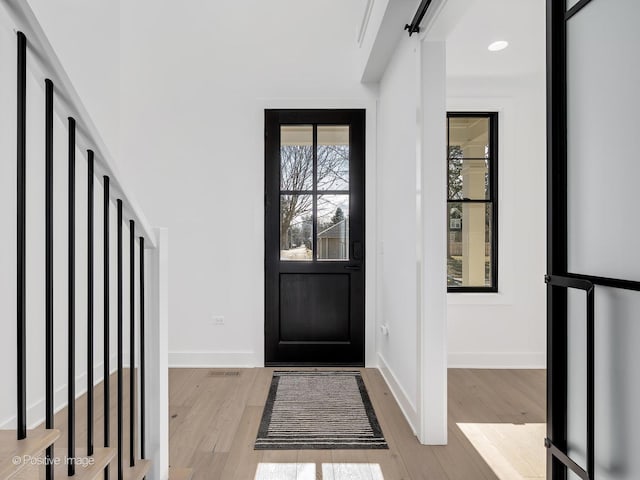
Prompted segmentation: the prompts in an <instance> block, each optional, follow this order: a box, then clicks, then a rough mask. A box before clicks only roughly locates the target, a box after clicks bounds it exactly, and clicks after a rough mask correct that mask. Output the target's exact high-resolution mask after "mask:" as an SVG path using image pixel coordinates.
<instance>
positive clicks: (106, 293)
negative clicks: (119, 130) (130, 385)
mask: <svg viewBox="0 0 640 480" xmlns="http://www.w3.org/2000/svg"><path fill="white" fill-rule="evenodd" d="M103 180H104V181H103V190H104V213H103V243H104V247H103V248H104V252H103V253H104V283H103V285H104V290H103V293H104V332H103V336H104V338H103V341H104V360H103V365H104V373H103V376H104V380H103V382H102V383H103V386H104V446H105V447H108V446H109V445H110V443H111V441H110V435H111V429H110V428H109V422H110V421H111V419H110V404H111V402H110V395H111V388H110V371H109V370H110V366H109V360H110V358H109V356H110V355H111V345H110V341H109V330H110V328H109V261H110V259H109V204H110V199H109V177H108V176H107V175H105V176H104V177H103ZM104 479H105V480H109V465H107V466H106V467H105V469H104Z"/></svg>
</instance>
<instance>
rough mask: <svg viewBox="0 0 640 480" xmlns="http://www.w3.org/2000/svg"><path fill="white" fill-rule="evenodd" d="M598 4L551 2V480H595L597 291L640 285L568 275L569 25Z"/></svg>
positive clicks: (638, 287) (582, 0) (639, 288)
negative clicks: (575, 347)
mask: <svg viewBox="0 0 640 480" xmlns="http://www.w3.org/2000/svg"><path fill="white" fill-rule="evenodd" d="M592 1H595V0H580V1H579V2H577V3H576V4H575V5H574V6H573V7H571V8H570V9H568V10H567V8H566V1H564V0H547V276H546V277H545V281H546V283H547V438H546V439H545V446H546V447H547V478H548V479H549V480H565V479H566V478H567V472H568V470H571V471H573V472H574V473H575V474H576V475H578V476H579V477H580V478H582V479H583V480H593V479H594V470H595V435H596V432H595V401H594V397H595V395H594V392H595V372H594V370H595V368H594V365H595V348H594V337H595V334H594V323H595V313H594V312H595V289H596V287H597V286H603V287H610V288H618V289H625V290H633V291H640V282H636V281H631V280H624V279H617V278H605V277H600V276H595V275H588V274H585V273H575V272H569V271H568V262H567V251H568V230H567V212H568V208H567V63H566V60H567V42H566V25H567V22H568V21H570V20H571V18H573V17H574V16H575V15H577V14H579V12H580V11H581V10H582V9H583V8H584V7H586V6H587V5H588V4H589V3H591V2H592ZM569 288H572V289H580V290H584V291H585V292H586V297H587V319H586V322H587V342H586V345H585V347H586V359H587V392H586V396H587V419H586V422H587V439H586V446H587V452H586V453H587V465H586V467H585V468H583V467H582V466H580V465H578V463H576V462H575V461H574V460H572V459H571V458H570V457H569V455H568V454H567V417H568V415H567V413H568V412H567V411H568V408H569V406H568V402H567V396H568V391H567V390H568V385H567V380H568V370H567V356H568V344H567V341H568V331H567V322H568V318H567V289H569Z"/></svg>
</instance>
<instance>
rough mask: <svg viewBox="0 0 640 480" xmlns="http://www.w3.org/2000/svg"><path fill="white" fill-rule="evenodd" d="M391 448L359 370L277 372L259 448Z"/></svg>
mask: <svg viewBox="0 0 640 480" xmlns="http://www.w3.org/2000/svg"><path fill="white" fill-rule="evenodd" d="M369 448H389V447H388V445H387V442H386V441H385V439H384V436H383V435H382V430H381V429H380V424H379V423H378V419H377V418H376V413H375V412H374V410H373V406H372V405H371V400H370V399H369V394H368V393H367V389H366V387H365V385H364V381H363V380H362V376H361V375H360V372H357V371H275V372H274V373H273V379H272V380H271V389H270V390H269V397H268V398H267V403H266V405H265V407H264V412H263V414H262V421H261V422H260V429H259V431H258V437H257V439H256V443H255V449H256V450H305V449H369Z"/></svg>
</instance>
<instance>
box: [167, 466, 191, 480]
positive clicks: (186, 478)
mask: <svg viewBox="0 0 640 480" xmlns="http://www.w3.org/2000/svg"><path fill="white" fill-rule="evenodd" d="M191 477H193V468H184V467H169V480H191Z"/></svg>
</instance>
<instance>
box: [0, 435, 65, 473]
mask: <svg viewBox="0 0 640 480" xmlns="http://www.w3.org/2000/svg"><path fill="white" fill-rule="evenodd" d="M59 437H60V430H43V429H39V430H28V431H27V438H25V439H24V440H17V436H16V432H15V430H0V479H2V480H5V479H10V478H15V475H16V474H17V473H18V472H19V471H20V470H21V469H22V468H23V467H24V466H25V465H24V463H23V461H22V459H23V458H25V457H26V456H31V457H37V456H38V454H40V453H41V452H42V451H43V450H44V449H46V448H47V447H48V446H50V445H52V444H53V443H54V442H55V441H56V440H57V439H58V438H59ZM14 459H20V461H17V460H14Z"/></svg>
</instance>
